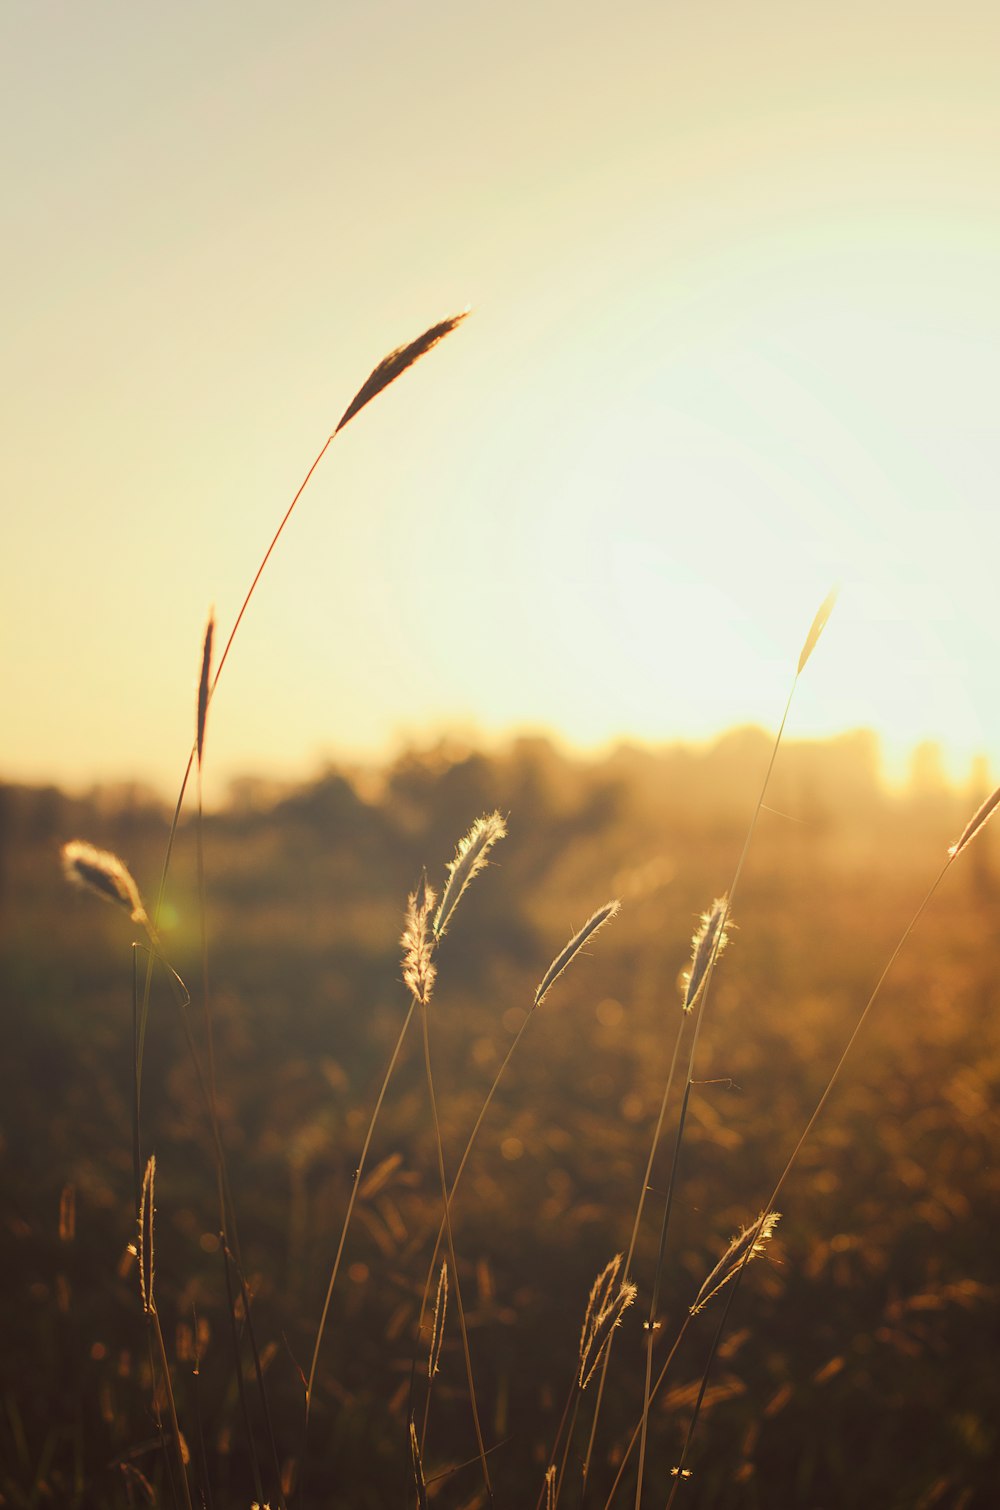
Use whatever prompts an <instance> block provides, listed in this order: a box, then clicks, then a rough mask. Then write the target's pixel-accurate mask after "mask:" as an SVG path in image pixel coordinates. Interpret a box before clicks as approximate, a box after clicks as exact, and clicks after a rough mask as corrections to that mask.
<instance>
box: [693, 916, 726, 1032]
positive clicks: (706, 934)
mask: <svg viewBox="0 0 1000 1510" xmlns="http://www.w3.org/2000/svg"><path fill="white" fill-rule="evenodd" d="M728 912H729V898H728V896H721V897H716V899H715V901H714V902H713V903H712V905H711V907H710V908H709V909H708V911H707V912H703V913H702V915H701V923H700V924H699V926H698V929H697V932H696V933H695V935H694V938H693V939H692V940H691V968H690V970H688V971H687V973H686V974H685V976H684V1005H683V1010H684V1011H685V1012H690V1011H691V1010H692V1008H693V1007H694V1004H695V1002H696V1001H697V1000H698V993H699V992H700V991H701V988H702V986H703V985H704V984H705V977H706V975H707V974H708V967H709V965H710V964H711V963H712V960H713V959H718V957H719V955H720V954H721V953H722V951H723V949H725V947H726V944H727V943H728V942H729V935H728V933H727V932H726V929H725V926H724V924H725V922H726V919H727V916H728Z"/></svg>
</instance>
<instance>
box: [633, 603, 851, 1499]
mask: <svg viewBox="0 0 1000 1510" xmlns="http://www.w3.org/2000/svg"><path fill="white" fill-rule="evenodd" d="M836 600H837V590H836V588H834V589H833V590H832V591H831V592H829V593H828V594H827V596H826V598H825V599H824V600H823V602H822V603H821V604H820V607H819V609H818V611H817V613H816V615H815V617H814V619H813V621H812V624H811V625H810V626H809V632H808V634H807V635H806V637H805V640H804V641H803V645H802V649H801V651H800V652H799V659H798V664H797V666H796V668H795V675H794V676H793V678H792V685H791V687H790V688H789V691H788V700H787V701H786V703H785V711H784V713H783V714H782V717H781V723H780V725H779V727H778V733H777V735H776V737H775V741H774V745H773V746H772V749H771V758H770V760H769V761H768V763H767V770H766V771H765V773H764V780H763V782H762V784H761V789H760V796H759V797H758V798H757V803H756V806H755V807H754V810H753V815H752V817H751V819H750V826H749V828H748V829H747V835H746V838H745V840H744V841H743V849H742V851H741V853H740V857H739V860H738V862H737V865H736V870H735V873H734V875H733V879H732V883H731V885H730V887H729V892H728V895H727V898H726V903H725V906H724V908H723V911H722V918H721V922H720V924H719V926H718V928H717V930H716V934H715V939H714V942H713V943H712V945H711V949H710V954H709V957H708V961H707V964H706V966H705V969H704V977H703V984H701V985H700V987H699V989H698V1003H697V1008H696V1011H695V1019H694V1032H693V1033H692V1035H691V1047H690V1050H689V1053H688V1067H687V1076H686V1079H685V1083H684V1094H683V1097H682V1098H681V1108H680V1113H679V1116H678V1119H677V1130H676V1133H675V1135H674V1149H673V1156H672V1159H671V1165H670V1178H669V1180H668V1182H667V1194H666V1200H665V1202H664V1208H663V1221H662V1223H661V1226H660V1241H659V1247H658V1250H657V1255H656V1266H655V1268H654V1270H653V1286H652V1291H651V1296H650V1306H649V1317H648V1321H647V1328H646V1377H645V1382H644V1385H643V1406H642V1420H641V1424H640V1433H639V1468H638V1474H637V1481H636V1491H635V1510H640V1506H641V1504H642V1481H643V1471H644V1468H645V1462H646V1428H647V1422H648V1419H649V1405H650V1392H651V1389H652V1374H653V1344H654V1341H655V1334H656V1311H657V1307H658V1304H659V1298H660V1279H661V1275H662V1272H663V1263H664V1258H665V1255H666V1246H667V1234H668V1231H669V1227H670V1217H671V1213H672V1210H673V1202H674V1194H675V1191H676V1188H677V1174H678V1168H679V1164H680V1153H681V1146H682V1144H683V1141H684V1131H685V1128H686V1125H687V1115H688V1107H689V1105H690V1101H691V1088H692V1086H693V1084H694V1067H695V1056H696V1054H697V1052H698V1037H699V1034H700V1032H701V1025H702V1022H703V1021H704V1016H705V1009H706V1007H707V1005H708V1000H709V994H710V992H711V988H712V979H713V976H714V973H715V966H716V964H717V962H718V958H719V953H720V949H721V946H722V943H723V941H724V939H725V931H726V925H727V923H728V921H729V914H730V910H731V908H732V905H733V898H734V897H735V895H736V892H737V890H738V888H739V884H740V879H741V877H742V875H743V867H744V865H745V864H746V858H747V855H748V853H749V851H750V845H751V843H752V841H753V836H754V833H755V832H756V829H757V820H758V819H759V817H760V814H761V809H762V808H763V806H764V798H765V796H766V794H767V789H768V786H769V784H770V781H771V775H772V772H773V771H774V763H775V761H776V760H777V758H778V750H779V748H780V746H781V740H782V736H783V735H784V732H785V725H786V723H787V722H788V715H789V712H790V711H791V706H792V699H793V698H794V696H795V689H796V687H797V686H798V684H799V677H800V676H801V675H802V672H803V670H804V669H805V667H806V664H807V663H808V661H809V658H810V656H811V655H812V653H813V651H814V650H815V648H816V645H817V642H818V641H819V637H820V635H821V634H822V632H823V630H824V628H825V626H826V623H827V620H828V619H829V617H830V614H831V613H832V612H833V608H834V604H835V603H836ZM692 1005H693V1002H692ZM773 1204H774V1203H773V1200H772V1201H769V1202H768V1207H770V1206H772V1205H773Z"/></svg>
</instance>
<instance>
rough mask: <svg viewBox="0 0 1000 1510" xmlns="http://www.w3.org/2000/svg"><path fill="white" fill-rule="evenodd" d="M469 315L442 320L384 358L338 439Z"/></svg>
mask: <svg viewBox="0 0 1000 1510" xmlns="http://www.w3.org/2000/svg"><path fill="white" fill-rule="evenodd" d="M468 314H469V311H468V310H467V309H463V310H462V312H461V314H458V315H450V316H449V318H448V319H447V320H439V321H438V322H437V324H436V325H432V326H431V327H430V329H429V330H425V331H424V332H423V334H422V335H419V336H417V338H416V340H415V341H410V342H408V343H407V344H406V345H404V346H397V347H396V349H395V351H390V352H389V355H388V356H384V357H383V358H382V360H381V362H379V364H378V366H377V367H376V368H374V369H373V371H372V372H371V373H370V374H369V376H368V377H367V378H366V379H365V381H364V382H363V383H362V385H361V387H360V388H359V389H358V391H357V393H356V394H355V395H354V397H353V398H352V399H351V402H350V403H349V404H348V406H347V408H346V409H345V410H344V412H343V414H342V415H341V417H340V422H339V423H338V425H337V429H336V430H335V431H334V432H333V433H334V434H335V435H336V434H337V431H339V430H343V428H344V426H345V425H346V424H347V423H348V421H349V420H352V419H353V418H354V416H355V415H356V414H357V413H358V412H359V410H361V409H363V408H364V407H365V405H366V404H370V403H371V401H372V399H373V398H376V397H377V396H378V394H380V393H381V392H382V390H383V388H388V386H389V384H390V383H394V382H395V381H396V379H397V378H398V377H399V376H400V375H401V374H402V373H404V372H405V371H406V369H407V367H412V366H413V364H414V362H418V361H419V360H420V358H421V357H422V356H425V355H426V354H427V352H428V351H430V350H431V349H432V347H434V346H436V345H437V343H438V342H439V341H443V340H444V338H445V336H449V335H451V333H452V331H453V330H455V329H457V327H458V326H459V325H461V323H462V321H463V320H464V319H465V318H466V316H467V315H468Z"/></svg>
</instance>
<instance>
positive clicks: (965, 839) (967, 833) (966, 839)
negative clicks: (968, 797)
mask: <svg viewBox="0 0 1000 1510" xmlns="http://www.w3.org/2000/svg"><path fill="white" fill-rule="evenodd" d="M998 804H1000V786H998V787H997V789H996V791H995V792H994V793H993V794H992V796H989V797H987V799H986V801H985V802H984V803H983V805H982V807H980V808H978V809H977V811H976V812H975V813H973V815H972V817H971V818H970V819H969V821H968V823H967V824H966V825H965V827H964V828H963V830H962V833H961V835H960V837H959V838H958V839H957V840H956V841H955V843H954V844H953V845H952V846H951V848H950V849H949V850H948V854H949V857H950V858H951V859H952V860H954V858H955V856H956V855H960V854H961V853H962V850H963V849H964V848H965V846H966V845H967V844H969V843H971V841H972V840H973V839H974V838H975V837H976V835H977V834H978V832H979V830H980V829H981V828H982V827H983V825H984V824H985V823H986V821H987V819H988V818H990V817H992V815H993V812H994V810H995V808H996V807H997V805H998Z"/></svg>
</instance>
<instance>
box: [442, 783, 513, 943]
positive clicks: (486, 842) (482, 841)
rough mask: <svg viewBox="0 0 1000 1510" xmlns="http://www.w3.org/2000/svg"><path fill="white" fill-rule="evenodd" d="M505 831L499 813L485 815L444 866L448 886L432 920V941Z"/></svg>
mask: <svg viewBox="0 0 1000 1510" xmlns="http://www.w3.org/2000/svg"><path fill="white" fill-rule="evenodd" d="M506 833H507V827H506V824H505V823H504V821H503V819H502V818H501V816H500V814H499V813H489V814H487V816H486V817H483V818H477V819H476V821H475V823H474V824H473V825H472V827H471V828H470V829H469V832H468V833H467V834H466V836H465V838H464V839H463V840H462V842H461V843H460V844H459V846H458V849H457V850H456V851H455V858H454V860H452V862H451V864H450V865H449V866H448V882H447V885H446V886H445V888H444V895H443V896H442V898H441V906H440V907H439V908H438V910H437V916H436V917H435V919H434V937H435V938H436V939H439V938H441V936H442V935H443V933H444V932H445V929H446V928H447V927H448V924H449V922H450V921H451V915H452V913H453V912H454V911H455V908H456V907H457V906H458V904H459V902H460V901H461V899H462V894H463V892H464V891H465V888H466V887H467V886H468V884H469V882H470V881H471V880H472V879H473V878H474V877H475V876H478V874H479V872H480V871H481V870H482V869H483V868H484V866H485V865H486V863H487V855H488V854H489V852H490V850H491V849H492V848H493V845H494V844H496V843H497V842H498V840H500V839H503V838H504V837H505V836H506Z"/></svg>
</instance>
